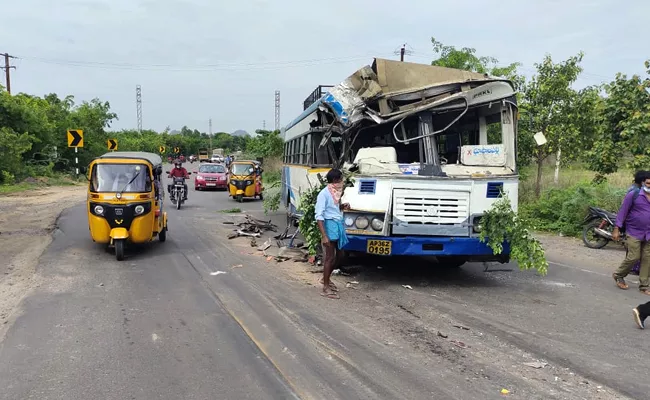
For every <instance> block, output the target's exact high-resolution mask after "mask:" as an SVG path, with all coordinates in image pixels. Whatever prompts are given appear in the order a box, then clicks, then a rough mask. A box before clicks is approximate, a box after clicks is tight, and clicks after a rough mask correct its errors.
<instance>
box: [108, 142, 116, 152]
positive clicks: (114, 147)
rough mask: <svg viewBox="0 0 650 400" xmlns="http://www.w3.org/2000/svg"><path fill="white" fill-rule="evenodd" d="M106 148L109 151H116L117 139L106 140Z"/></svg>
mask: <svg viewBox="0 0 650 400" xmlns="http://www.w3.org/2000/svg"><path fill="white" fill-rule="evenodd" d="M106 147H108V149H109V150H111V151H115V150H117V139H108V140H107V141H106Z"/></svg>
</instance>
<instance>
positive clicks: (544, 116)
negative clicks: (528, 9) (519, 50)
mask: <svg viewBox="0 0 650 400" xmlns="http://www.w3.org/2000/svg"><path fill="white" fill-rule="evenodd" d="M582 57H583V54H582V53H579V54H578V55H576V56H574V57H570V58H569V59H567V60H566V61H562V62H559V63H557V64H556V63H553V60H552V59H551V56H550V55H546V56H545V57H544V60H543V61H542V62H541V63H539V64H536V65H535V67H536V69H537V74H536V75H534V76H533V77H532V78H531V79H530V81H528V82H526V83H525V84H524V87H523V91H522V95H521V103H520V111H521V114H522V119H523V121H524V123H523V124H522V128H524V129H521V130H520V132H519V134H520V136H522V135H528V136H529V137H528V138H527V139H528V141H529V142H530V141H531V140H530V139H531V138H530V136H532V135H533V134H534V133H535V132H541V133H542V134H543V135H544V136H545V137H546V140H547V142H546V144H544V145H542V146H532V148H530V149H529V150H530V151H531V153H530V154H527V155H523V156H524V157H526V156H528V157H530V158H531V159H532V160H533V161H534V162H535V163H536V165H537V176H536V180H535V194H536V195H537V196H539V194H540V191H541V183H542V167H543V164H544V161H545V160H547V159H548V157H549V156H550V155H552V154H557V156H558V157H560V155H561V151H562V150H565V152H566V150H568V149H569V148H570V149H572V155H573V156H576V157H577V154H575V153H578V154H581V148H580V147H579V146H576V144H578V143H580V132H579V131H578V130H577V129H576V125H575V124H574V123H573V122H572V118H571V116H572V111H573V110H574V109H575V108H576V102H577V99H578V97H579V95H578V93H577V92H576V91H575V90H574V89H572V87H571V86H572V85H573V83H574V82H575V81H576V79H577V78H578V76H579V75H580V73H581V72H582V68H581V67H580V62H581V61H582ZM526 122H528V126H526Z"/></svg>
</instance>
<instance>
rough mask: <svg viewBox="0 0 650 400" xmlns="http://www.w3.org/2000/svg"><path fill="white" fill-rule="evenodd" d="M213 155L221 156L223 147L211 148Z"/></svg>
mask: <svg viewBox="0 0 650 400" xmlns="http://www.w3.org/2000/svg"><path fill="white" fill-rule="evenodd" d="M212 155H213V156H219V157H223V149H214V150H212Z"/></svg>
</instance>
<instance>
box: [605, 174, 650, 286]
mask: <svg viewBox="0 0 650 400" xmlns="http://www.w3.org/2000/svg"><path fill="white" fill-rule="evenodd" d="M623 226H625V233H626V235H627V240H626V248H627V253H626V255H625V260H623V262H622V263H621V266H620V267H618V270H616V272H615V273H614V275H613V277H614V280H615V281H616V285H617V286H618V287H619V288H621V289H627V288H628V286H627V283H625V277H626V276H627V275H628V274H629V273H630V270H631V269H632V267H633V266H634V264H636V263H637V262H638V261H639V260H641V269H640V271H639V290H640V291H641V292H642V293H644V294H648V295H650V289H649V288H648V286H649V285H650V281H649V279H648V275H649V274H650V243H649V241H650V177H649V176H647V175H646V176H645V179H644V181H643V184H642V185H641V190H640V193H636V191H635V190H632V191H629V192H628V193H627V195H625V199H623V204H622V205H621V209H620V210H618V215H617V216H616V226H615V227H614V231H613V232H612V238H613V239H614V240H615V241H618V240H619V239H620V237H621V234H620V229H621V228H622V227H623Z"/></svg>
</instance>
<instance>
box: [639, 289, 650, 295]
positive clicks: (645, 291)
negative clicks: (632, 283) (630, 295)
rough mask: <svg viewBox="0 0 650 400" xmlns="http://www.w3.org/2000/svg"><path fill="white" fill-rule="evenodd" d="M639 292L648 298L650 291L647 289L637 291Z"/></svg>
mask: <svg viewBox="0 0 650 400" xmlns="http://www.w3.org/2000/svg"><path fill="white" fill-rule="evenodd" d="M639 292H641V293H643V294H647V295H648V296H650V289H648V288H643V289H639Z"/></svg>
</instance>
